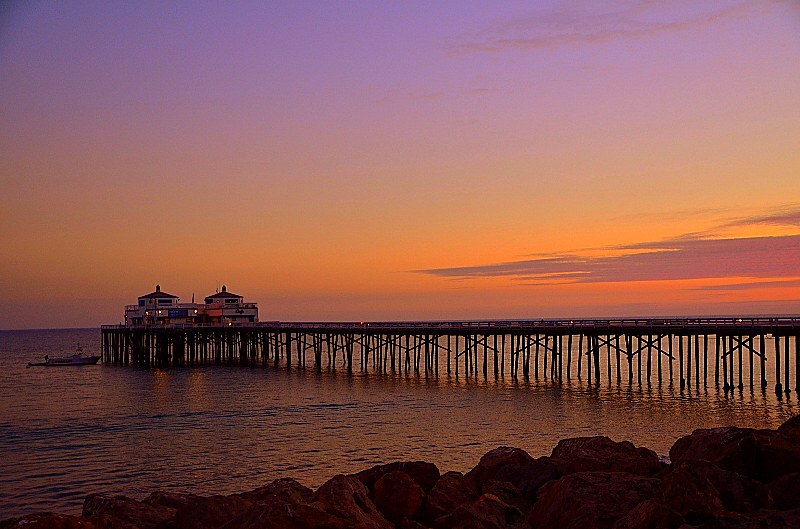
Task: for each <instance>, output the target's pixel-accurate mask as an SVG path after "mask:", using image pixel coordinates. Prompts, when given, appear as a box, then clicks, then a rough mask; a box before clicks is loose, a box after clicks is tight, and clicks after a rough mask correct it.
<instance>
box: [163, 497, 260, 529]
mask: <svg viewBox="0 0 800 529" xmlns="http://www.w3.org/2000/svg"><path fill="white" fill-rule="evenodd" d="M252 507H253V502H252V501H250V500H248V499H245V498H243V497H242V496H241V495H239V494H233V495H231V496H208V497H202V496H198V497H196V498H195V499H194V500H193V501H191V502H189V503H188V504H186V505H185V506H184V507H182V508H180V509H178V510H177V511H176V512H175V516H174V517H172V518H170V519H169V520H166V521H165V522H164V523H163V524H161V526H160V527H159V529H217V528H219V527H222V526H224V525H226V524H227V523H229V522H230V521H231V520H232V519H235V518H237V517H239V516H242V515H243V514H245V513H246V512H247V511H248V510H249V509H250V508H252Z"/></svg>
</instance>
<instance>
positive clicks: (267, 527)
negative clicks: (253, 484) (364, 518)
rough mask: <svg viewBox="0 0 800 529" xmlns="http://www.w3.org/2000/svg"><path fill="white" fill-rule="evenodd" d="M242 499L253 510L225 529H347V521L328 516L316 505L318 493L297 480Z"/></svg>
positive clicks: (274, 484)
mask: <svg viewBox="0 0 800 529" xmlns="http://www.w3.org/2000/svg"><path fill="white" fill-rule="evenodd" d="M242 496H245V497H247V498H248V499H249V500H251V501H253V502H254V505H253V507H252V508H250V509H249V510H248V511H246V512H244V513H243V514H241V515H239V516H237V517H236V518H234V519H233V520H231V521H230V523H229V524H228V525H226V526H225V529H306V528H309V527H318V528H324V529H345V528H347V527H349V526H350V524H349V523H348V522H347V520H342V519H341V518H338V517H337V516H334V515H332V514H330V513H327V512H325V510H324V506H323V505H322V504H320V503H318V502H315V501H314V491H312V490H311V489H309V488H307V487H304V486H303V485H301V484H300V483H298V482H296V481H295V480H293V479H278V480H275V481H273V482H272V483H270V484H269V485H266V486H264V487H260V488H258V489H255V490H253V491H251V492H247V493H245V494H243V495H242Z"/></svg>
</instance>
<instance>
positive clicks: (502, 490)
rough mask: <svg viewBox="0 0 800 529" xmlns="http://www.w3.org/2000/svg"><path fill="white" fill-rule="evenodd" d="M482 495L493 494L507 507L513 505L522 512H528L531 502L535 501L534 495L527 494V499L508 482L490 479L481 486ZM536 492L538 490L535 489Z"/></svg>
mask: <svg viewBox="0 0 800 529" xmlns="http://www.w3.org/2000/svg"><path fill="white" fill-rule="evenodd" d="M482 488H483V490H482V491H481V492H482V493H483V494H494V495H495V496H497V497H498V498H500V499H501V500H502V501H504V502H505V503H507V504H509V505H513V506H514V507H516V508H517V509H519V510H520V511H522V512H528V509H530V507H531V505H533V502H534V501H535V500H536V497H535V495H533V494H529V495H528V496H527V497H526V496H523V495H522V493H521V492H520V491H519V489H518V488H517V487H515V486H514V485H513V484H512V483H509V482H508V481H497V480H495V479H490V480H488V481H486V482H484V484H483V487H482ZM537 490H538V488H537Z"/></svg>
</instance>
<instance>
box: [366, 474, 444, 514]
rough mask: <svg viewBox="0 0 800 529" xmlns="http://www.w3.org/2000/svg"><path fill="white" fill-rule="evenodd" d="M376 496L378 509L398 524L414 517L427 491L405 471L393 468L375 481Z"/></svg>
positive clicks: (375, 500)
mask: <svg viewBox="0 0 800 529" xmlns="http://www.w3.org/2000/svg"><path fill="white" fill-rule="evenodd" d="M434 487H435V485H434ZM374 496H375V499H374V502H375V506H376V507H377V508H378V510H379V511H381V512H382V513H383V515H384V516H385V517H386V518H387V519H388V520H389V521H391V522H394V523H395V524H396V523H399V522H401V521H402V520H403V519H404V518H413V517H414V515H415V514H416V513H417V511H418V510H419V509H420V507H422V503H423V501H424V500H425V491H423V490H422V487H420V486H419V485H417V483H416V482H415V481H414V480H413V479H411V477H410V476H409V475H408V474H406V473H405V472H403V471H401V470H393V471H392V472H388V473H386V474H384V475H383V476H381V477H380V479H378V481H376V482H375V492H374Z"/></svg>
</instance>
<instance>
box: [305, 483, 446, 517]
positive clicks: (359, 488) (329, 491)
mask: <svg viewBox="0 0 800 529" xmlns="http://www.w3.org/2000/svg"><path fill="white" fill-rule="evenodd" d="M437 472H438V470H437ZM314 501H315V503H319V504H320V505H321V507H322V509H323V510H324V511H325V512H326V513H328V514H331V515H333V516H335V517H337V518H340V519H342V520H345V521H347V522H348V526H349V527H351V528H353V529H393V528H394V525H393V524H392V523H390V522H389V521H388V520H387V519H386V518H384V517H383V515H382V514H381V512H380V511H379V510H378V508H377V507H375V504H374V503H372V500H371V499H370V498H369V491H368V490H367V487H366V486H365V485H364V483H363V482H362V481H361V480H360V479H356V478H355V477H353V476H343V475H341V474H340V475H338V476H334V477H333V478H331V479H330V480H328V481H326V482H325V483H324V484H323V485H322V486H321V487H320V488H319V489H318V490H317V492H316V493H315V494H314Z"/></svg>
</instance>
